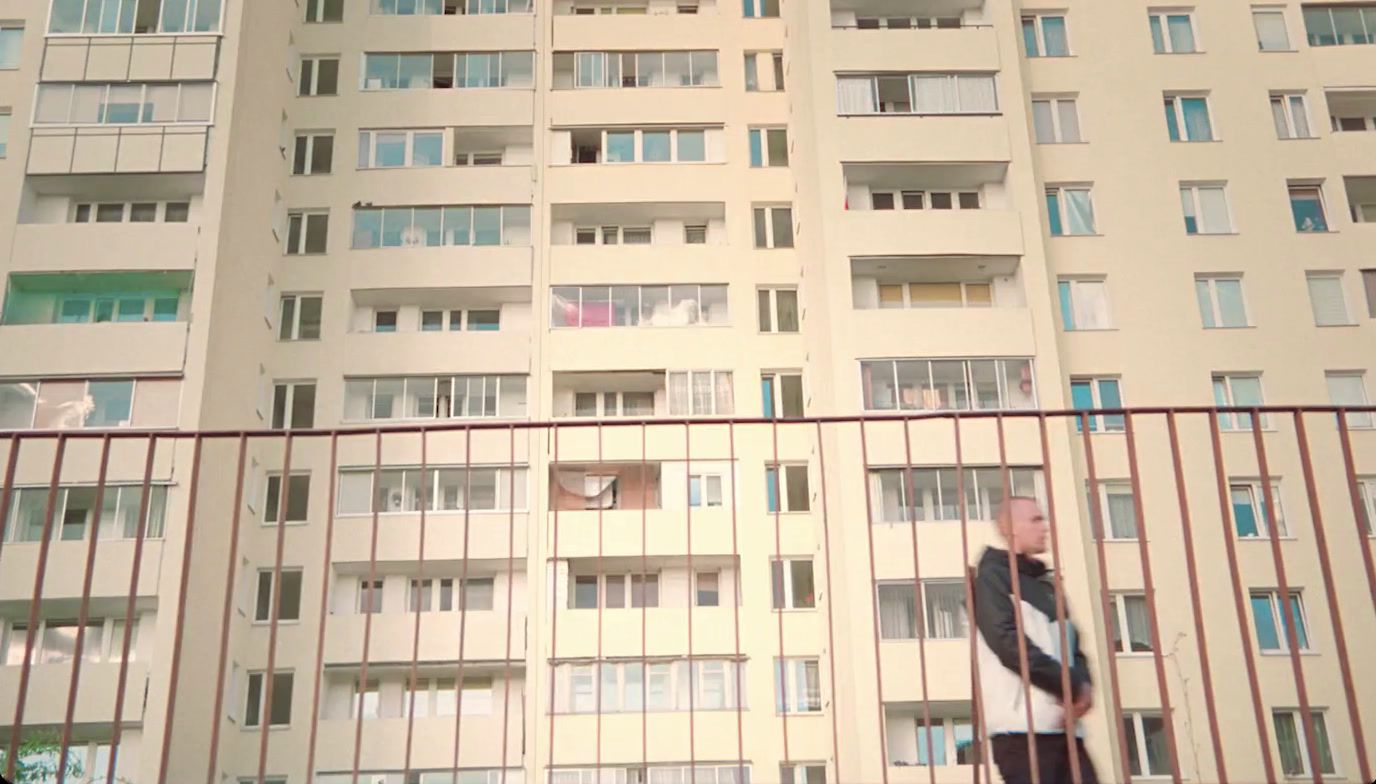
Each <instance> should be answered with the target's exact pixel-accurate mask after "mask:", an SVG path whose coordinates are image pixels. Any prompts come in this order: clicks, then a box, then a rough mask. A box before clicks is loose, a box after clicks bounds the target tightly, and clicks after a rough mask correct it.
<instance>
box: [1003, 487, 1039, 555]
mask: <svg viewBox="0 0 1376 784" xmlns="http://www.w3.org/2000/svg"><path fill="white" fill-rule="evenodd" d="M998 526H999V533H1000V534H1002V535H1003V538H1004V541H1006V542H1008V548H1009V549H1010V550H1012V551H1013V552H1014V553H1016V554H1018V555H1038V554H1040V553H1044V552H1046V534H1047V531H1048V530H1049V529H1048V527H1047V520H1046V515H1044V514H1042V508H1041V505H1040V504H1038V503H1037V499H1035V498H1032V497H1030V496H1025V495H1015V496H1010V497H1009V498H1008V500H1006V501H1004V502H1003V504H1002V505H1001V506H1000V507H999V514H998Z"/></svg>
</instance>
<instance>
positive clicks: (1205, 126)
mask: <svg viewBox="0 0 1376 784" xmlns="http://www.w3.org/2000/svg"><path fill="white" fill-rule="evenodd" d="M1180 111H1181V113H1182V114H1184V115H1185V138H1187V139H1189V140H1190V141H1192V142H1200V141H1209V140H1210V139H1212V138H1214V134H1213V128H1212V127H1211V126H1210V125H1209V104H1208V102H1207V101H1205V100H1204V99H1203V98H1181V99H1180Z"/></svg>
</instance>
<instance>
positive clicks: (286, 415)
mask: <svg viewBox="0 0 1376 784" xmlns="http://www.w3.org/2000/svg"><path fill="white" fill-rule="evenodd" d="M301 387H311V388H313V389H315V392H316V394H317V398H316V399H317V403H318V401H319V397H318V393H319V391H320V390H319V387H318V386H317V385H316V383H315V379H313V378H312V379H299V380H282V379H277V380H274V381H273V382H272V412H271V418H270V419H269V420H268V424H270V425H272V424H275V423H276V422H277V415H278V411H277V390H278V388H285V389H286V394H285V396H284V399H283V403H282V406H283V411H282V412H281V414H282V424H281V426H280V428H275V429H282V430H293V429H297V426H296V425H293V424H292V412H293V411H295V406H296V394H297V390H298V389H300V388H301ZM312 427H315V412H314V410H312V411H311V423H310V424H309V425H304V426H302V427H301V428H300V429H303V430H309V429H310V428H312ZM292 476H296V473H295V472H292Z"/></svg>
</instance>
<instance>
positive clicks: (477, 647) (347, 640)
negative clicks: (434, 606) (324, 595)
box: [325, 591, 527, 671]
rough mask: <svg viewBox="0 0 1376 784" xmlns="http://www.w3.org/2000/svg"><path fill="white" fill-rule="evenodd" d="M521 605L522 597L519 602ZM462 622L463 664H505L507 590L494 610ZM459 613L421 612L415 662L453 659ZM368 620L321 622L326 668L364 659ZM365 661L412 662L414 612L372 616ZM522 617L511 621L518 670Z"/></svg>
mask: <svg viewBox="0 0 1376 784" xmlns="http://www.w3.org/2000/svg"><path fill="white" fill-rule="evenodd" d="M519 601H521V602H524V598H522V599H521V600H519ZM467 615H468V617H467V618H464V619H462V621H463V626H464V628H463V638H464V640H463V658H464V660H465V661H468V662H488V663H491V662H503V661H506V660H507V659H506V650H507V648H506V645H507V621H506V592H505V591H499V592H498V595H497V597H496V599H495V600H494V608H493V609H492V610H485V611H471V612H469V613H467ZM460 616H461V613H455V612H428V613H421V623H420V654H419V661H423V662H436V661H450V660H455V652H456V651H458V650H459V624H460ZM367 618H368V616H366V615H361V614H358V613H351V614H347V615H339V614H336V615H331V616H330V617H329V619H328V620H327V621H326V623H325V666H326V667H331V668H333V667H339V666H350V665H357V664H358V663H359V662H360V661H362V658H363V626H364V624H365V623H366V622H367ZM372 619H373V621H372V632H371V636H370V637H369V649H368V662H369V667H370V668H371V667H372V666H374V665H386V664H402V663H409V662H410V661H411V653H412V643H413V642H414V636H415V629H416V614H415V613H406V612H386V613H375V614H374V615H373V616H372ZM526 624H527V621H526V614H525V612H524V610H518V611H516V612H514V613H513V614H512V618H511V627H510V628H511V661H512V662H513V668H514V669H516V670H517V671H520V670H523V669H524V668H525V656H526Z"/></svg>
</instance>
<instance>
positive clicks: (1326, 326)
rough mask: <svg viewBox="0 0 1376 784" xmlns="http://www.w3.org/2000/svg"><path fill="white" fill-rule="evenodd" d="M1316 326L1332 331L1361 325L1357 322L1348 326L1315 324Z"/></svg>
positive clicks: (1351, 322)
mask: <svg viewBox="0 0 1376 784" xmlns="http://www.w3.org/2000/svg"><path fill="white" fill-rule="evenodd" d="M1314 326H1316V327H1318V328H1320V329H1332V328H1334V327H1337V328H1338V329H1341V328H1343V327H1360V326H1361V325H1360V324H1358V323H1357V322H1355V321H1349V322H1347V323H1346V324H1315V325H1314Z"/></svg>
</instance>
